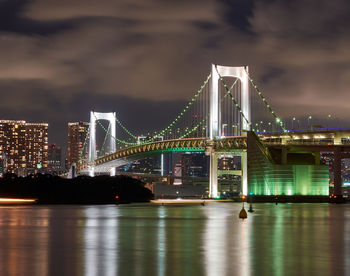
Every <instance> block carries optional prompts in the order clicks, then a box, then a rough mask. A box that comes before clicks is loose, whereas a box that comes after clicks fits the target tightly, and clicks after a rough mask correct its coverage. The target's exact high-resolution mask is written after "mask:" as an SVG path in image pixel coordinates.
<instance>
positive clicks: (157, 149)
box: [78, 136, 247, 173]
mask: <svg viewBox="0 0 350 276" xmlns="http://www.w3.org/2000/svg"><path fill="white" fill-rule="evenodd" d="M209 147H212V148H214V149H215V151H217V152H221V151H222V152H228V151H234V150H244V149H247V137H246V136H231V137H224V138H222V139H219V140H216V141H209V140H208V139H207V138H202V137H201V138H186V139H174V140H164V141H156V142H152V143H147V144H140V145H137V146H132V147H127V148H123V149H120V150H118V151H116V152H115V153H111V154H109V155H106V156H103V157H101V158H98V159H96V160H95V163H94V166H95V172H106V171H108V169H109V168H112V167H120V166H123V165H125V164H127V163H129V162H131V161H133V160H137V159H141V158H144V157H148V156H150V155H154V154H161V153H169V152H190V151H193V152H198V151H206V149H208V148H209ZM78 171H80V172H81V173H84V172H87V171H88V165H87V164H84V165H83V166H81V167H78Z"/></svg>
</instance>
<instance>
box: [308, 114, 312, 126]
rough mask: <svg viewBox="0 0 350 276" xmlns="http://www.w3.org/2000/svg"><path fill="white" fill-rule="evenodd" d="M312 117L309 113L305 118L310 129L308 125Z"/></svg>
mask: <svg viewBox="0 0 350 276" xmlns="http://www.w3.org/2000/svg"><path fill="white" fill-rule="evenodd" d="M311 119H312V116H311V115H309V117H308V118H307V124H308V126H309V127H310V129H311V125H310V120H311Z"/></svg>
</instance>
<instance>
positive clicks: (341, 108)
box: [0, 0, 350, 148]
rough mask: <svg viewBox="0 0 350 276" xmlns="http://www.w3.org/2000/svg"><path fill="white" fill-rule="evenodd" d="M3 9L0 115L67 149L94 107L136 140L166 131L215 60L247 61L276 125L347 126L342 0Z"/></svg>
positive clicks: (6, 5) (16, 4) (15, 4)
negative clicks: (39, 126)
mask: <svg viewBox="0 0 350 276" xmlns="http://www.w3.org/2000/svg"><path fill="white" fill-rule="evenodd" d="M315 6H317V9H315ZM0 10H1V19H0V38H1V41H2V43H1V46H0V55H1V58H2V66H1V68H0V89H1V95H2V101H1V104H0V107H1V108H0V118H4V119H14V120H17V119H24V120H28V121H42V120H44V121H47V122H48V123H49V124H50V137H49V140H50V143H54V142H55V143H58V144H60V145H62V147H63V148H65V145H66V142H67V138H66V135H65V133H66V125H67V122H71V121H73V122H75V121H88V116H89V111H90V110H96V111H115V112H116V113H117V115H118V117H119V118H120V119H121V120H122V121H123V123H124V124H125V125H127V126H128V127H129V128H130V129H131V130H133V131H134V132H138V133H143V132H144V131H145V130H146V129H150V128H154V129H159V128H161V127H163V126H165V125H166V124H167V122H169V121H170V120H171V119H172V118H173V117H174V116H175V115H176V114H177V113H178V111H179V110H181V108H183V105H184V104H185V103H186V102H187V101H188V100H189V99H190V97H191V96H192V94H193V92H194V91H196V90H197V89H198V86H199V85H200V84H201V82H202V81H203V79H204V78H205V77H206V75H207V74H208V73H209V71H210V70H209V68H210V64H211V63H216V64H223V65H248V66H249V70H250V72H251V75H252V76H253V77H254V79H255V80H256V81H257V83H258V84H259V87H260V88H261V89H262V90H263V91H264V93H265V94H266V96H267V97H268V98H269V99H270V102H271V105H272V106H274V108H275V110H276V112H278V113H279V114H280V116H281V117H282V118H283V117H286V116H287V115H288V116H289V117H290V116H297V117H300V116H304V117H305V116H307V115H308V114H311V115H312V116H313V118H320V117H321V118H327V115H328V114H332V116H333V117H334V118H337V119H338V120H339V121H341V123H342V124H343V125H347V124H348V121H347V118H348V117H349V115H350V114H349V111H348V108H347V99H348V95H347V94H348V85H349V78H347V75H348V71H349V55H348V54H347V49H348V45H349V40H348V37H347V35H346V30H347V29H348V27H349V22H348V20H346V16H347V12H348V11H349V4H348V2H346V1H341V0H338V1H336V4H335V3H334V2H333V3H332V4H329V3H323V2H321V3H320V2H319V1H308V3H305V2H304V1H283V2H274V1H259V2H257V1H227V2H219V1H200V2H199V1H186V2H181V1H180V2H177V3H176V4H174V3H172V4H171V5H170V3H168V2H157V1H149V3H148V5H147V6H145V5H143V4H142V3H133V4H126V3H114V2H111V1H100V2H99V4H96V3H94V1H88V2H86V1H75V2H74V4H72V3H71V2H69V1H64V2H62V1H51V2H50V5H48V4H47V3H46V2H45V1H41V0H33V1H2V2H1V4H0ZM295 18H298V20H295ZM281 91H282V92H281ZM330 91H331V92H330ZM151 110H152V112H150V111H151ZM160 115H161V116H160ZM140 118H142V119H140ZM155 119H157V120H155ZM154 122H156V124H154Z"/></svg>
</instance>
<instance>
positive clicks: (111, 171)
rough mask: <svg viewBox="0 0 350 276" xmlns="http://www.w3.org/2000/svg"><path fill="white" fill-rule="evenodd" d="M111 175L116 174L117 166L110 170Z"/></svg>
mask: <svg viewBox="0 0 350 276" xmlns="http://www.w3.org/2000/svg"><path fill="white" fill-rule="evenodd" d="M109 175H110V176H115V167H113V168H111V170H110V171H109Z"/></svg>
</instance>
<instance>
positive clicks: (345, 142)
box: [78, 129, 350, 195]
mask: <svg viewBox="0 0 350 276" xmlns="http://www.w3.org/2000/svg"><path fill="white" fill-rule="evenodd" d="M259 138H260V139H261V142H262V143H263V144H264V145H265V146H266V147H268V148H273V149H280V150H281V154H282V156H281V163H282V164H286V163H287V154H288V153H293V152H296V153H297V152H299V153H300V152H313V153H320V152H333V153H334V193H335V194H337V195H341V185H342V184H341V159H343V158H350V129H346V130H344V129H341V130H334V129H318V130H304V131H293V132H290V133H288V134H286V133H271V134H268V133H266V134H265V133H264V134H259ZM210 148H211V149H214V150H215V151H216V152H230V151H240V150H246V149H247V137H246V136H226V137H222V138H221V139H218V140H214V141H210V140H208V138H205V137H201V138H186V139H174V140H164V141H157V142H153V143H148V144H140V145H137V146H132V147H127V148H124V149H120V150H118V151H116V152H115V153H112V154H109V155H106V156H104V157H101V158H98V159H96V160H95V163H94V165H95V172H107V171H108V170H109V169H110V168H112V167H119V166H122V165H125V164H127V163H129V162H131V161H133V160H137V159H141V158H144V157H147V156H150V155H154V154H161V153H168V152H189V151H194V152H198V151H206V150H208V149H210ZM316 162H317V161H316ZM78 171H80V173H86V172H88V165H86V164H85V165H83V166H81V167H79V168H78Z"/></svg>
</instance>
